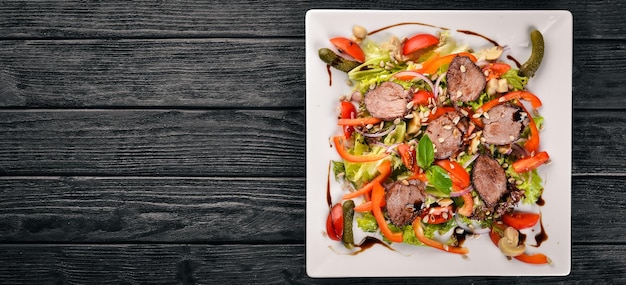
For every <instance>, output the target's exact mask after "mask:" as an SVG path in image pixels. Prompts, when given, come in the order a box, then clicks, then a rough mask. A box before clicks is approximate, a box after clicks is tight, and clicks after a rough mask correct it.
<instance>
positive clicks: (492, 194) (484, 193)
mask: <svg viewBox="0 0 626 285" xmlns="http://www.w3.org/2000/svg"><path fill="white" fill-rule="evenodd" d="M472 184H474V189H476V192H478V194H479V195H480V198H481V199H482V200H483V202H485V206H487V208H490V209H493V208H494V207H495V206H496V205H497V204H498V201H499V200H500V198H502V195H504V193H505V192H506V191H507V189H506V174H505V173H504V169H503V168H502V166H500V164H499V163H498V162H497V161H496V160H495V159H493V158H491V157H489V156H487V155H484V154H481V155H480V156H479V157H478V158H476V161H475V162H474V167H473V169H472Z"/></svg>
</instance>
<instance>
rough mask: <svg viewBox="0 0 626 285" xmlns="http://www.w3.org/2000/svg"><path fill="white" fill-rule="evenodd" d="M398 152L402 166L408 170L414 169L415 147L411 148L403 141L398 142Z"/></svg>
mask: <svg viewBox="0 0 626 285" xmlns="http://www.w3.org/2000/svg"><path fill="white" fill-rule="evenodd" d="M398 153H400V158H401V159H402V163H403V164H404V166H406V168H407V169H408V170H410V171H413V170H415V162H416V160H415V148H413V149H411V146H409V145H408V144H405V143H403V144H399V145H398Z"/></svg>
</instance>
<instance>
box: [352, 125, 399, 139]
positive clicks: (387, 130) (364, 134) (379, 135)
mask: <svg viewBox="0 0 626 285" xmlns="http://www.w3.org/2000/svg"><path fill="white" fill-rule="evenodd" d="M395 129H396V125H395V124H394V125H393V126H391V127H389V128H388V129H386V130H384V131H382V132H378V133H373V134H372V133H368V132H364V131H361V130H360V129H359V128H354V130H355V131H357V132H358V133H359V134H361V135H363V136H365V137H368V138H379V137H382V136H384V135H386V134H388V133H391V132H393V130H395Z"/></svg>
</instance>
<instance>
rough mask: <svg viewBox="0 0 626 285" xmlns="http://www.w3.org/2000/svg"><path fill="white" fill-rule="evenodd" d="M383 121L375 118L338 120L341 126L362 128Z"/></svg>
mask: <svg viewBox="0 0 626 285" xmlns="http://www.w3.org/2000/svg"><path fill="white" fill-rule="evenodd" d="M382 121H383V120H381V119H379V118H374V117H367V118H354V119H339V120H337V125H340V126H362V125H369V124H372V125H374V124H378V123H380V122H382Z"/></svg>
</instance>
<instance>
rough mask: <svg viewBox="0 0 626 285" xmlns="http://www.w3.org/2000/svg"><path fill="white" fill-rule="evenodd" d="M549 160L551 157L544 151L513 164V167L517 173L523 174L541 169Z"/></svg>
mask: <svg viewBox="0 0 626 285" xmlns="http://www.w3.org/2000/svg"><path fill="white" fill-rule="evenodd" d="M548 160H550V155H548V153H547V152H545V151H542V152H539V153H537V154H535V155H534V156H529V157H525V158H522V159H520V160H518V161H516V162H513V165H512V166H513V170H515V172H517V173H523V172H527V171H531V170H533V169H535V168H537V167H539V166H540V165H542V164H544V163H546V162H547V161H548Z"/></svg>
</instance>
